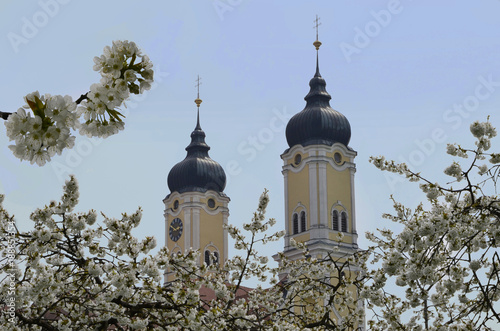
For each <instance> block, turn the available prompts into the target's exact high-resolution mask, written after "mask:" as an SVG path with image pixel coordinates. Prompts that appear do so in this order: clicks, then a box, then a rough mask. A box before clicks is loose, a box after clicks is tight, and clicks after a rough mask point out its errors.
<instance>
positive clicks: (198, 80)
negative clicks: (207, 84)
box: [195, 75, 201, 99]
mask: <svg viewBox="0 0 500 331" xmlns="http://www.w3.org/2000/svg"><path fill="white" fill-rule="evenodd" d="M200 85H201V78H200V75H198V79H196V85H195V87H196V88H197V89H198V95H197V98H198V99H199V98H200Z"/></svg>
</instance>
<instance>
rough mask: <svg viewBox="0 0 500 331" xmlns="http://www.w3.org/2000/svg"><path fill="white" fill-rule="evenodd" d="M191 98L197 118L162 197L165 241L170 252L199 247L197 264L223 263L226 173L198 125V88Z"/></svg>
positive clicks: (170, 275)
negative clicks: (195, 106)
mask: <svg viewBox="0 0 500 331" xmlns="http://www.w3.org/2000/svg"><path fill="white" fill-rule="evenodd" d="M198 86H199V78H198ZM195 102H196V105H197V106H198V114H197V122H196V127H195V129H194V131H193V132H192V133H191V143H190V144H189V145H188V146H187V147H186V151H187V156H186V158H185V159H184V160H183V161H181V162H179V163H177V164H176V165H175V166H174V167H173V168H172V170H170V173H169V174H168V179H167V182H168V187H169V189H170V194H169V195H167V197H166V198H165V199H164V200H163V202H164V204H165V212H164V216H165V242H166V243H167V247H168V249H169V252H170V253H171V254H176V253H178V252H182V253H184V252H186V251H187V250H189V249H193V250H200V252H201V256H200V260H199V261H198V264H199V265H201V264H202V263H206V264H212V263H217V264H223V263H224V261H225V260H226V259H227V255H228V252H227V250H228V247H227V238H228V233H227V230H226V229H225V228H224V224H227V222H228V217H229V209H228V203H229V200H230V199H229V197H227V196H226V195H225V194H224V187H225V186H226V174H225V173H224V170H223V169H222V167H221V166H220V164H218V163H217V162H215V161H214V160H212V159H211V158H210V156H209V155H208V151H209V150H210V147H209V146H208V145H207V144H206V143H205V132H203V130H202V129H201V126H200V112H199V107H200V104H201V99H200V98H199V92H198V98H197V99H196V100H195ZM166 278H167V279H166V280H167V281H170V280H172V278H173V275H172V274H169V273H167V275H166Z"/></svg>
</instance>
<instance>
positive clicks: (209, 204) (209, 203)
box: [207, 198, 215, 208]
mask: <svg viewBox="0 0 500 331" xmlns="http://www.w3.org/2000/svg"><path fill="white" fill-rule="evenodd" d="M207 205H208V207H209V208H214V207H215V200H214V199H212V198H210V199H208V201H207Z"/></svg>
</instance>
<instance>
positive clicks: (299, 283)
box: [0, 177, 362, 330]
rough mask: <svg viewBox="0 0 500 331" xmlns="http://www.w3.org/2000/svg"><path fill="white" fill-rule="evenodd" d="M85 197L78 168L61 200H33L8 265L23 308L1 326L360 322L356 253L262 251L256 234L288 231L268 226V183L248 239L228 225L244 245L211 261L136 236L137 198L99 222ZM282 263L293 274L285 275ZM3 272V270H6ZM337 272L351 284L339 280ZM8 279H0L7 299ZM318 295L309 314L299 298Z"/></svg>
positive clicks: (0, 229) (0, 235)
mask: <svg viewBox="0 0 500 331" xmlns="http://www.w3.org/2000/svg"><path fill="white" fill-rule="evenodd" d="M78 200H79V193H78V183H77V181H76V179H75V178H74V177H71V178H70V179H69V180H68V181H67V182H66V184H65V186H64V193H63V195H62V198H61V201H60V202H55V201H52V202H50V203H49V204H48V205H47V206H45V207H44V208H39V209H37V210H35V211H34V212H33V213H32V214H31V217H30V218H31V220H32V221H33V224H34V225H33V229H32V230H30V231H27V232H16V234H15V235H16V248H15V250H16V256H15V260H16V261H15V262H16V263H15V265H16V269H15V270H10V271H9V272H12V273H13V274H14V276H15V300H16V302H15V306H16V307H18V309H17V310H16V317H15V319H16V321H15V323H13V322H12V321H9V320H8V319H7V317H6V314H2V315H1V316H0V328H2V329H12V330H21V329H26V328H29V329H57V330H83V329H85V330H107V329H127V330H129V329H141V330H144V329H151V330H152V329H164V330H179V329H185V330H249V329H260V330H266V329H273V330H307V329H311V330H317V329H323V328H324V327H329V328H332V327H335V328H337V327H339V326H342V328H344V329H349V328H350V327H352V326H353V325H360V324H361V320H360V316H362V315H360V314H361V311H362V305H359V304H358V302H357V298H356V296H355V294H353V293H355V291H352V290H350V289H349V286H356V280H357V278H356V277H351V276H355V275H356V274H355V273H352V271H353V270H352V269H350V267H349V266H350V265H353V264H352V261H351V260H348V259H346V258H343V259H341V260H339V259H337V258H334V257H332V256H329V257H326V258H325V259H324V260H322V261H318V260H315V259H314V260H311V259H309V260H306V258H305V257H304V259H302V260H299V261H287V260H286V259H285V258H284V257H283V258H282V261H281V262H282V265H281V266H280V267H278V268H273V267H271V266H270V264H269V261H268V260H267V257H265V256H262V255H260V254H258V253H257V251H256V249H255V245H256V244H257V243H265V242H269V241H275V240H278V239H279V238H281V237H282V236H283V235H284V234H283V232H282V231H279V232H277V233H274V234H271V235H269V234H267V233H266V231H267V229H268V228H269V227H270V226H272V225H273V224H274V223H275V222H274V220H267V221H266V219H265V213H266V207H267V204H268V201H269V196H268V194H267V191H266V192H264V194H263V195H262V196H261V198H260V199H259V205H258V208H257V211H256V212H255V214H254V217H253V218H252V220H251V222H250V223H249V224H246V225H245V228H246V229H248V230H247V231H248V233H249V238H250V239H248V240H247V239H245V236H244V235H243V234H242V233H241V231H240V230H239V229H237V228H235V227H233V226H229V227H228V232H229V233H230V234H231V235H232V236H233V238H235V242H236V246H238V247H240V248H241V253H242V255H241V256H239V255H237V256H235V257H233V258H230V259H228V260H226V261H221V262H222V263H221V264H220V265H216V264H211V265H209V266H207V265H206V264H204V263H202V264H201V265H200V263H199V261H200V252H199V250H189V251H187V252H184V253H179V254H178V253H175V254H172V253H171V252H169V251H168V249H167V248H166V247H162V248H160V249H159V250H158V252H157V253H156V254H154V255H153V254H151V250H152V249H153V248H154V247H155V246H156V240H155V239H154V238H153V237H146V238H145V239H143V240H139V239H137V238H135V237H134V236H133V235H132V233H131V231H132V230H133V229H134V228H136V227H137V226H138V225H139V224H140V221H141V217H142V212H141V210H140V208H139V209H138V210H137V211H136V212H134V213H131V214H129V213H123V214H122V216H121V218H111V217H107V216H106V215H103V217H104V220H103V221H102V222H100V221H98V216H97V212H96V211H95V210H90V211H88V212H86V213H76V212H74V210H75V209H76V206H77V203H78ZM2 201H3V196H1V195H0V250H1V251H3V252H4V251H5V247H6V246H7V244H8V242H7V240H6V239H5V238H7V236H5V235H4V234H6V233H7V232H8V231H9V229H8V227H7V224H8V222H12V220H13V218H12V217H10V216H9V215H8V214H7V212H6V211H5V210H4V209H3V207H2V205H1V202H2ZM99 223H101V224H99ZM302 261H304V262H302ZM285 271H286V273H288V274H289V277H288V278H287V279H280V278H278V275H280V274H282V273H283V272H285ZM4 272H5V270H3V269H2V270H0V278H1V279H4V277H2V274H3V273H4ZM167 272H169V273H174V275H175V279H173V280H171V281H169V282H164V275H165V274H166V273H167ZM344 275H349V277H344ZM269 276H270V277H271V280H270V284H271V287H268V288H264V287H263V286H257V287H256V288H253V289H249V288H247V287H245V286H243V282H244V281H245V280H247V279H249V278H257V279H259V280H260V281H262V282H264V281H266V279H268V277H269ZM339 276H341V277H340V278H339ZM339 280H341V281H342V282H344V283H343V284H345V286H341V287H339V286H338V281H339ZM9 286H10V284H9V282H6V281H2V282H0V302H1V298H2V297H4V296H5V295H6V293H7V292H8V291H9ZM210 293H212V294H211V295H208V296H207V294H210ZM311 300H313V301H314V302H317V303H318V304H319V303H321V305H318V309H314V310H313V311H311V313H308V314H303V313H302V307H303V306H304V304H310V303H311ZM323 301H327V302H325V303H323ZM320 307H321V308H320ZM339 312H340V314H342V315H345V314H346V313H349V314H352V316H351V315H348V316H346V317H345V318H342V319H340V320H336V319H335V318H334V319H331V318H328V319H325V314H327V316H330V315H331V316H334V314H335V313H339ZM342 328H341V329H342Z"/></svg>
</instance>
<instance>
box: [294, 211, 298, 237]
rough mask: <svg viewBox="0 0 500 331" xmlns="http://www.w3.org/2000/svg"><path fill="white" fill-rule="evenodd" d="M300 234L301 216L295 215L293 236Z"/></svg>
mask: <svg viewBox="0 0 500 331" xmlns="http://www.w3.org/2000/svg"><path fill="white" fill-rule="evenodd" d="M297 233H299V215H297V214H293V234H297Z"/></svg>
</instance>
